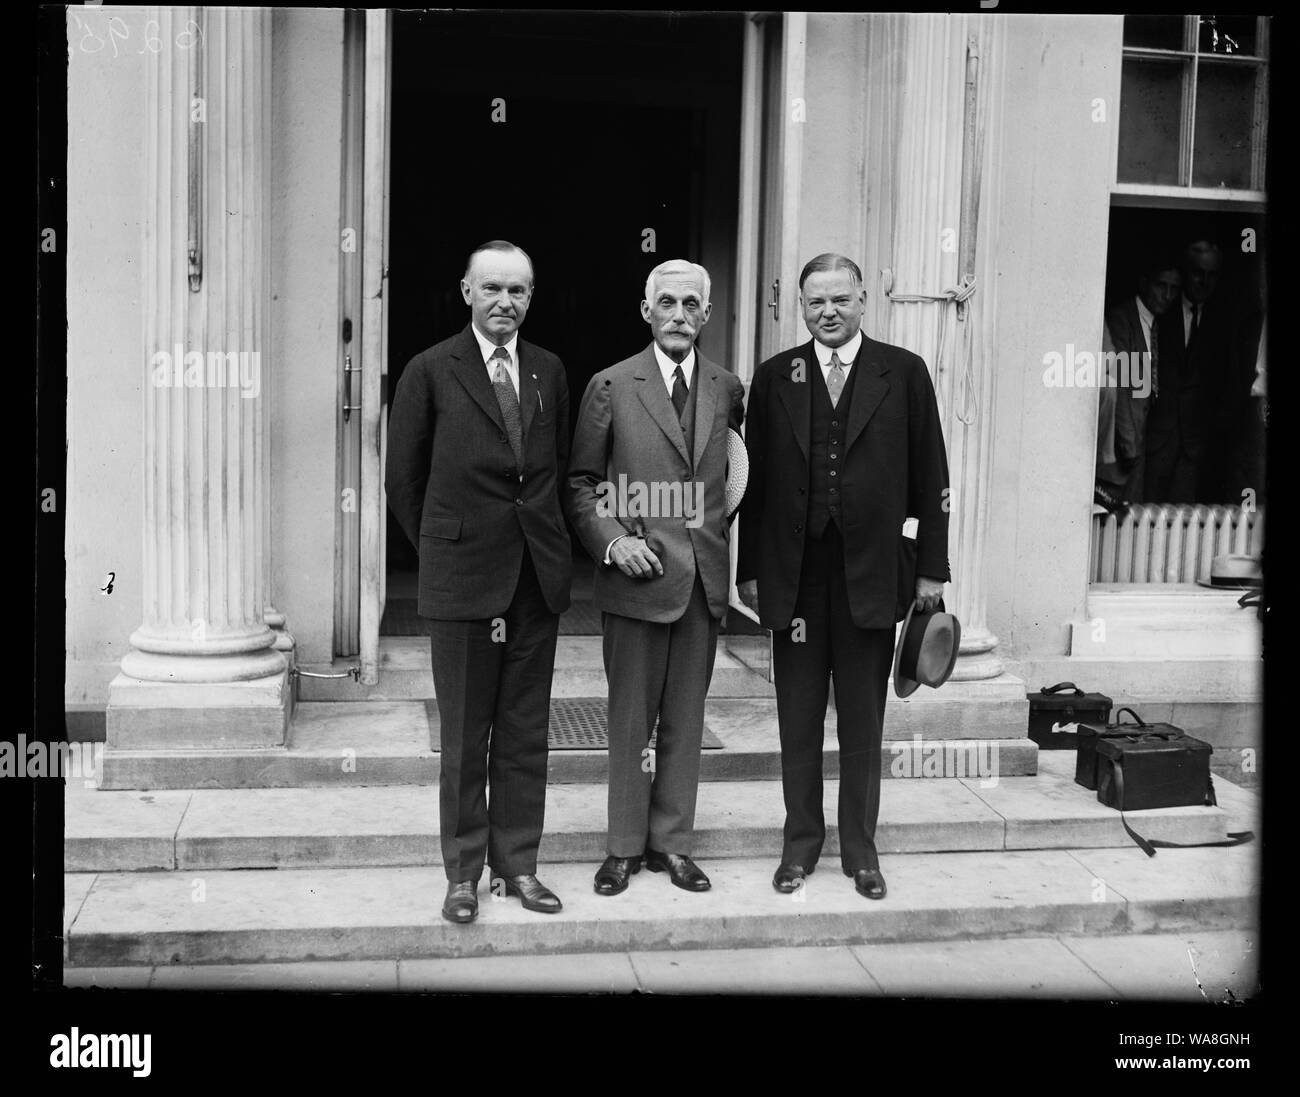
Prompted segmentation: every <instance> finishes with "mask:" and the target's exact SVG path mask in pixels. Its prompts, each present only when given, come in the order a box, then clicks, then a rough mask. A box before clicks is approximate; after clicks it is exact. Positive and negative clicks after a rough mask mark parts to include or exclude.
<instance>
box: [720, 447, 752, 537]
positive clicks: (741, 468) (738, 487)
mask: <svg viewBox="0 0 1300 1097" xmlns="http://www.w3.org/2000/svg"><path fill="white" fill-rule="evenodd" d="M748 483H749V454H748V453H747V452H746V450H745V440H744V439H743V438H741V436H740V435H739V434H737V433H736V432H735V431H734V430H732V429H731V428H730V427H728V428H727V478H726V482H725V485H724V487H723V495H724V499H725V506H726V511H727V518H728V519H730V518H731V516H732V515H733V514H735V513H736V508H737V507H739V506H740V501H741V499H743V498H744V496H745V487H746V485H747V484H748Z"/></svg>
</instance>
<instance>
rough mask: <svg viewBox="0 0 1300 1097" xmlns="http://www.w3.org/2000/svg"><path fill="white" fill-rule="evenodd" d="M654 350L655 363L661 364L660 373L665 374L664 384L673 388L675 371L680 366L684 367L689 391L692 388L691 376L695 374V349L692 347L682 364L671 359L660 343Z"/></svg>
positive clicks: (683, 370) (655, 345) (683, 372)
mask: <svg viewBox="0 0 1300 1097" xmlns="http://www.w3.org/2000/svg"><path fill="white" fill-rule="evenodd" d="M654 348H655V361H656V362H658V363H659V372H660V373H662V374H663V378H664V384H665V385H667V386H668V387H669V388H671V387H672V384H673V371H674V370H676V369H677V367H678V365H680V366H681V367H682V376H683V377H685V378H686V387H687V388H688V389H689V388H690V387H691V375H692V374H693V373H694V372H695V348H694V347H691V349H690V350H689V351H687V352H686V357H685V358H684V359H682V361H681V362H680V363H678V362H674V361H673V360H672V359H671V358H669V357H668V355H666V354H665V353H664V352H663V348H662V347H660V346H659V344H658V343H655V344H654Z"/></svg>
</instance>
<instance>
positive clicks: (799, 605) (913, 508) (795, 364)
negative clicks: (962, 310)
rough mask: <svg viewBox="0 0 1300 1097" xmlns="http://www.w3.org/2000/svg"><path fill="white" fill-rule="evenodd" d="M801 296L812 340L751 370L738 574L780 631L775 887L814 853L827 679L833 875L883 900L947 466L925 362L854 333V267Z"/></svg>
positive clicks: (803, 287) (944, 557)
mask: <svg viewBox="0 0 1300 1097" xmlns="http://www.w3.org/2000/svg"><path fill="white" fill-rule="evenodd" d="M799 299H800V303H801V305H802V307H803V318H804V323H805V324H807V326H808V330H809V331H810V332H811V333H812V336H813V338H812V341H811V342H808V343H804V344H802V345H801V346H797V347H794V348H792V349H790V350H786V351H782V352H781V353H780V354H778V355H776V356H775V357H773V358H769V359H768V360H767V361H766V362H763V363H762V364H760V365H759V367H758V369H757V370H755V371H754V380H753V383H752V384H751V386H750V391H749V408H748V413H747V420H748V426H747V427H746V436H745V444H746V448H747V449H748V452H749V485H748V487H747V489H746V491H745V498H744V502H743V503H742V504H741V518H740V522H741V530H740V533H741V537H740V560H739V564H738V568H737V579H738V580H739V583H740V587H739V593H740V597H741V599H742V600H743V601H744V602H745V604H746V605H748V606H750V607H751V608H753V609H755V610H756V611H757V612H758V614H759V617H760V619H761V620H762V623H763V624H764V625H766V626H767V627H768V628H770V629H771V630H772V634H773V635H772V639H773V664H774V670H775V673H776V703H777V718H778V721H779V724H780V735H781V781H782V788H783V792H784V794H785V811H786V818H785V840H784V846H783V849H782V853H781V863H780V865H779V866H778V868H777V871H776V874H775V876H774V877H773V879H772V884H773V886H774V887H775V888H776V889H777V890H778V891H781V892H793V891H796V890H798V889H799V888H800V887H802V886H803V883H804V878H805V877H806V876H807V875H808V874H810V873H811V872H812V871H813V869H814V867H815V866H816V864H817V860H818V858H819V857H820V856H821V851H822V844H823V842H824V841H825V838H826V824H825V819H824V817H823V813H822V743H823V740H824V738H825V720H826V702H827V695H828V686H829V681H830V680H831V679H833V680H834V683H835V709H836V713H837V718H836V724H837V731H838V735H839V744H840V794H839V839H840V861H841V867H842V868H843V870H844V874H845V875H846V876H851V877H852V878H853V882H854V886H855V887H856V889H857V890H858V892H859V893H861V894H862V895H864V896H866V897H867V898H870V899H883V898H884V897H885V878H884V876H883V875H882V874H881V871H880V860H879V857H878V855H877V852H876V845H875V833H876V817H877V814H878V812H879V807H880V748H881V737H882V734H883V722H884V715H885V689H886V686H887V683H888V681H889V673H890V665H891V662H892V656H893V650H894V626H895V624H896V623H897V622H898V621H899V620H901V619H902V618H903V617H904V616H905V614H906V612H907V608H908V603H909V602H911V601H912V600H913V599H914V600H915V602H916V605H917V607H918V608H919V609H923V610H928V609H933V608H934V607H935V606H936V605H937V604H938V602H939V599H940V598H941V596H942V594H943V584H944V583H945V582H946V581H947V579H948V578H949V570H948V460H947V456H946V453H945V451H944V444H943V433H942V430H941V427H940V424H939V412H938V406H937V403H936V401H935V395H934V388H933V386H932V385H931V383H930V376H929V374H928V373H927V372H926V368H925V363H924V362H922V361H921V359H920V358H918V357H917V356H916V355H915V354H912V353H911V352H910V351H906V350H903V349H902V348H901V347H894V346H889V345H888V344H886V343H878V342H876V341H875V340H873V339H868V338H867V337H866V336H864V335H863V334H862V332H861V327H862V313H863V309H864V308H865V307H866V292H865V290H864V288H863V284H862V272H861V271H860V270H859V269H858V267H857V265H856V264H855V263H854V262H853V261H852V260H850V259H846V258H845V257H844V256H842V255H835V254H829V253H828V254H824V255H819V256H817V257H816V258H815V259H813V260H811V261H810V262H809V263H808V264H807V266H805V267H804V269H803V272H802V274H800V276H799ZM908 517H914V518H916V519H917V533H916V538H915V541H913V540H912V539H911V538H905V537H904V536H903V523H904V520H905V519H907V518H908ZM914 575H915V578H913V576H914Z"/></svg>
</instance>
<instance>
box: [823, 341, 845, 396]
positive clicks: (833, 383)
mask: <svg viewBox="0 0 1300 1097" xmlns="http://www.w3.org/2000/svg"><path fill="white" fill-rule="evenodd" d="M826 387H827V389H829V390H830V394H831V407H833V408H834V407H838V406H839V403H840V394H841V393H842V392H843V391H844V363H843V362H841V361H840V356H839V353H838V352H837V351H831V371H830V373H829V374H827V376H826Z"/></svg>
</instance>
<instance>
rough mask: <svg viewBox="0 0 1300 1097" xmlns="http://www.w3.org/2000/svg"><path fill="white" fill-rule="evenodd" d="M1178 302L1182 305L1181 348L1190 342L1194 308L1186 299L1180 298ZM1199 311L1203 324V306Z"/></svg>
mask: <svg viewBox="0 0 1300 1097" xmlns="http://www.w3.org/2000/svg"><path fill="white" fill-rule="evenodd" d="M1180 300H1181V301H1182V305H1183V346H1187V344H1188V343H1190V342H1191V340H1192V309H1193V308H1194V307H1195V306H1193V304H1192V303H1191V302H1190V301H1189V300H1187V298H1186V297H1182V298H1180ZM1200 309H1201V316H1200V322H1201V323H1202V324H1203V323H1205V306H1204V305H1203V304H1202V305H1201V306H1200ZM1147 345H1148V346H1150V345H1151V344H1150V343H1148V344H1147Z"/></svg>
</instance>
